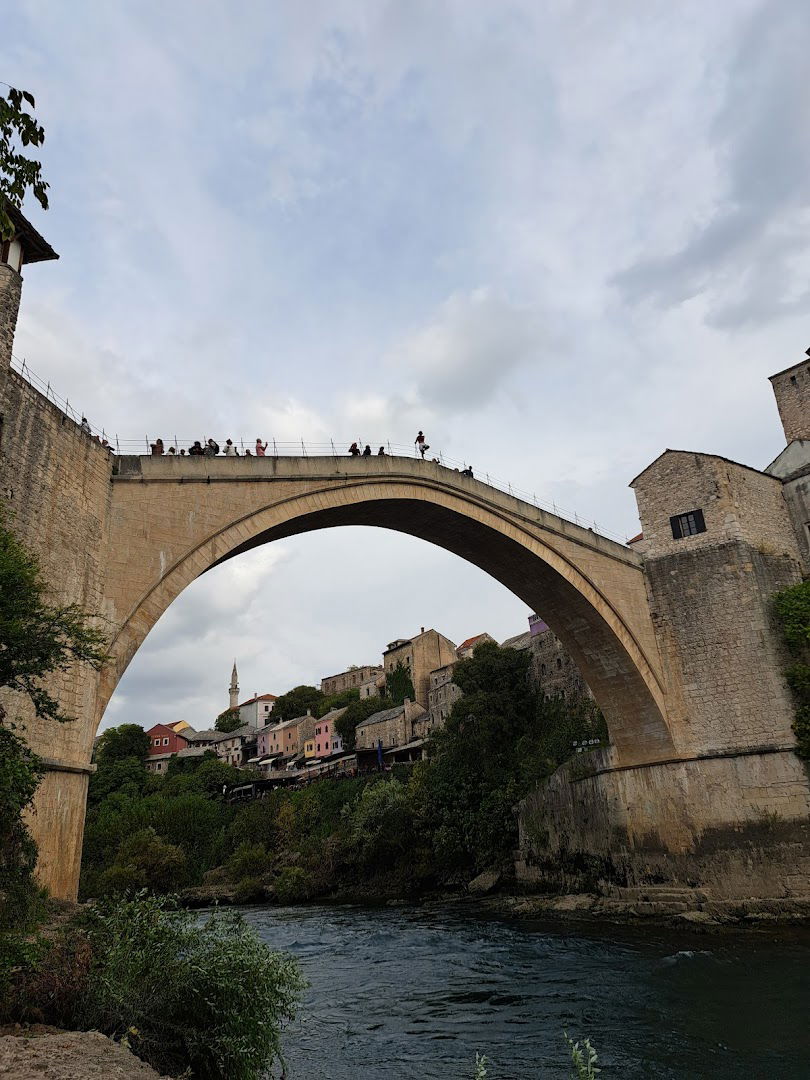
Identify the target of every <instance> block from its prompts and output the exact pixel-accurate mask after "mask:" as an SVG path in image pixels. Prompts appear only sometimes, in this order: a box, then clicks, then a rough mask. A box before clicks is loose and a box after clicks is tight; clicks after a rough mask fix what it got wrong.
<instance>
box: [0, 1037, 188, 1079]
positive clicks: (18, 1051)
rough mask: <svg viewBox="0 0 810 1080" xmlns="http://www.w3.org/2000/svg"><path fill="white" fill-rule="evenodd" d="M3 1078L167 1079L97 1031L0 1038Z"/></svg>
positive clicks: (0, 1065)
mask: <svg viewBox="0 0 810 1080" xmlns="http://www.w3.org/2000/svg"><path fill="white" fill-rule="evenodd" d="M0 1076H2V1077H3V1078H4V1080H95V1078H98V1080H169V1078H168V1077H163V1078H161V1077H160V1075H159V1074H158V1073H156V1072H155V1070H154V1069H153V1068H151V1067H150V1066H149V1065H147V1064H146V1063H145V1062H143V1061H140V1060H139V1059H138V1058H136V1057H135V1055H134V1054H132V1053H131V1052H130V1051H129V1050H127V1049H126V1048H125V1047H123V1046H121V1045H120V1043H116V1042H113V1041H112V1039H108V1038H107V1037H106V1036H105V1035H101V1034H99V1032H98V1031H63V1032H60V1033H58V1034H49V1035H37V1036H34V1037H26V1036H11V1035H7V1036H3V1037H2V1038H0Z"/></svg>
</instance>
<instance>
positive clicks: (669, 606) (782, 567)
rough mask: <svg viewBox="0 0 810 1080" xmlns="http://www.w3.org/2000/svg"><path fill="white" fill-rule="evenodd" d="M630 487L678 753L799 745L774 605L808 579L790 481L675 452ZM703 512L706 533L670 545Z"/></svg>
mask: <svg viewBox="0 0 810 1080" xmlns="http://www.w3.org/2000/svg"><path fill="white" fill-rule="evenodd" d="M631 486H632V487H633V488H634V489H635V492H636V497H637V499H638V505H639V513H640V516H641V520H642V522H643V525H644V536H645V538H646V539H647V540H648V541H649V548H648V550H647V552H646V553H645V555H644V572H645V577H646V581H647V592H648V599H649V604H650V612H651V615H652V618H653V624H654V626H655V628H656V636H657V638H658V647H659V652H660V655H661V659H662V662H663V668H664V677H665V681H666V688H667V699H668V713H669V719H670V726H671V730H672V731H673V734H674V736H675V743H676V748H677V750H678V751H679V752H682V753H689V754H703V753H712V752H717V751H725V752H728V751H732V750H735V749H749V748H752V747H768V748H774V747H790V746H793V745H794V744H795V739H794V736H793V732H792V730H791V724H792V720H793V703H792V700H791V697H790V693H789V691H788V688H787V686H786V684H785V680H784V675H783V671H784V669H785V667H786V664H787V658H786V656H785V654H784V650H783V646H782V644H781V641H780V637H779V634H778V632H777V630H776V627H775V624H774V620H773V615H772V599H773V596H774V594H775V593H776V592H778V591H779V590H781V589H783V588H786V587H787V586H789V585H792V584H794V583H795V582H797V581H799V580H800V578H801V560H800V554H799V550H798V547H797V544H796V538H795V534H794V531H793V526H792V523H791V520H790V516H789V514H788V510H787V505H786V503H785V500H784V497H783V495H782V485H781V481H779V480H778V478H776V477H773V476H769V475H766V474H765V473H759V472H756V471H755V470H753V469H747V468H745V467H744V466H741V465H736V464H734V463H732V462H728V461H726V460H725V459H723V458H718V457H715V456H713V455H708V454H691V453H684V452H680V451H667V452H666V453H665V454H662V455H661V457H659V458H658V460H657V461H655V462H653V464H652V465H651V466H650V467H649V468H648V469H646V470H645V471H644V472H643V473H642V474H641V476H639V477H637V478H636V480H635V481H633V484H632V485H631ZM698 508H699V509H702V511H703V514H704V517H705V525H706V529H705V532H701V533H698V534H697V535H689V536H682V537H680V538H677V539H676V538H675V537H673V531H672V529H671V527H670V517H671V516H672V515H676V514H681V513H685V512H687V511H689V510H693V509H698Z"/></svg>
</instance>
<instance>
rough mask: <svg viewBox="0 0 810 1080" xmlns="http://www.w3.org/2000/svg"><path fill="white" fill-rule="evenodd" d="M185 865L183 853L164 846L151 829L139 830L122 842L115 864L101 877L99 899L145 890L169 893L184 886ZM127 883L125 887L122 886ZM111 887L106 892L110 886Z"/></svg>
mask: <svg viewBox="0 0 810 1080" xmlns="http://www.w3.org/2000/svg"><path fill="white" fill-rule="evenodd" d="M188 878H189V872H188V863H187V860H186V855H185V854H184V851H183V849H181V848H179V847H178V846H177V845H176V843H166V841H165V840H162V839H161V838H160V837H159V836H158V834H157V833H156V832H154V829H153V828H141V829H140V831H139V832H138V833H135V834H133V835H132V836H131V837H129V838H127V839H126V840H124V841H123V843H122V845H121V847H120V848H119V849H118V854H117V855H116V862H114V863H113V865H112V866H111V867H110V868H109V869H108V870H105V873H104V874H103V875H102V881H100V885H102V888H103V890H104V891H103V895H104V894H109V893H110V892H118V893H120V892H125V891H131V890H132V889H133V888H135V889H141V888H147V889H149V890H150V891H151V892H171V891H173V890H175V889H179V888H181V887H183V886H184V885H186V883H187V881H188ZM127 880H129V882H130V883H129V885H126V882H127ZM111 885H112V886H113V887H112V888H110V886H111Z"/></svg>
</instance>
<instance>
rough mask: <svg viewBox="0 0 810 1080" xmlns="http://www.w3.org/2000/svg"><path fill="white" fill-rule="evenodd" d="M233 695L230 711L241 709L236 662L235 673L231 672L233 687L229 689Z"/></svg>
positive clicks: (234, 663)
mask: <svg viewBox="0 0 810 1080" xmlns="http://www.w3.org/2000/svg"><path fill="white" fill-rule="evenodd" d="M229 693H230V695H231V703H230V705H229V706H228V707H229V708H230V709H238V708H239V676H238V675H237V674H236V661H235V660H234V662H233V671H232V672H231V685H230V689H229Z"/></svg>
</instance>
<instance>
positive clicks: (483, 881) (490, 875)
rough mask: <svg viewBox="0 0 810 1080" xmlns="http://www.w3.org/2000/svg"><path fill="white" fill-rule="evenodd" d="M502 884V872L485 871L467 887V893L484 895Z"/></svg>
mask: <svg viewBox="0 0 810 1080" xmlns="http://www.w3.org/2000/svg"><path fill="white" fill-rule="evenodd" d="M500 883H501V872H500V870H484V872H483V873H482V874H479V875H478V877H474V878H473V879H472V881H471V882H470V883H469V885H468V886H467V891H468V892H471V893H477V894H479V895H482V894H484V893H489V892H492V890H493V889H497V887H498V886H499V885H500Z"/></svg>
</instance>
